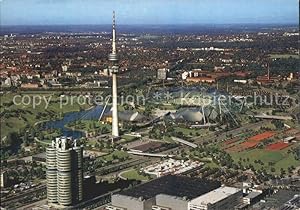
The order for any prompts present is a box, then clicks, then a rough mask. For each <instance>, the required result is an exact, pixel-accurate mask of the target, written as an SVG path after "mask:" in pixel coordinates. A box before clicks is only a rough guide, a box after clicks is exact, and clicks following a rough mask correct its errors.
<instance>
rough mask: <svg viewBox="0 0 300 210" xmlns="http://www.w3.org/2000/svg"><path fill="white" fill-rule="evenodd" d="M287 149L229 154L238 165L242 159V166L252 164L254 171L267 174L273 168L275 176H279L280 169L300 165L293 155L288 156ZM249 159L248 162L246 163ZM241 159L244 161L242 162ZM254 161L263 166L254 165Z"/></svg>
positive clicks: (256, 150) (254, 150) (255, 150)
mask: <svg viewBox="0 0 300 210" xmlns="http://www.w3.org/2000/svg"><path fill="white" fill-rule="evenodd" d="M288 149H289V148H286V149H284V150H281V151H267V150H265V149H253V150H250V151H244V152H231V153H230V155H231V157H232V158H233V160H234V161H235V162H236V163H238V162H239V161H240V158H242V161H241V162H242V165H249V164H252V165H253V166H254V167H255V168H256V169H264V168H265V169H266V170H267V171H268V172H271V168H272V167H274V168H275V170H276V171H275V174H280V169H281V168H283V169H285V170H286V169H287V168H288V167H290V166H294V167H297V166H299V165H300V162H299V161H297V160H295V158H294V155H293V154H288V153H287V151H288ZM247 158H249V162H248V161H247ZM243 159H245V160H246V161H245V162H244V161H243ZM255 160H261V161H262V162H263V163H264V165H261V164H259V163H254V161H255ZM269 162H273V163H274V165H273V166H270V165H269Z"/></svg>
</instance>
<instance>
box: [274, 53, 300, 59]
mask: <svg viewBox="0 0 300 210" xmlns="http://www.w3.org/2000/svg"><path fill="white" fill-rule="evenodd" d="M269 56H270V57H271V58H290V57H292V58H298V59H299V55H294V54H270V55H269Z"/></svg>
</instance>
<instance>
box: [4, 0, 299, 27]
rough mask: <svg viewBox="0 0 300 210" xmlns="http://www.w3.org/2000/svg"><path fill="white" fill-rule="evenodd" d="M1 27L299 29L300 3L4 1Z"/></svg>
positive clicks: (269, 0) (292, 0) (246, 0)
mask: <svg viewBox="0 0 300 210" xmlns="http://www.w3.org/2000/svg"><path fill="white" fill-rule="evenodd" d="M0 9H1V13H0V16H1V20H0V21H1V25H68V24H72V25H77V24H110V23H111V12H112V11H113V10H115V11H116V13H117V17H118V18H117V22H118V24H129V25H131V24H244V23H253V24H298V23H299V14H298V9H299V0H251V1H249V0H185V1H182V0H163V1H161V0H143V1H141V0H126V1H125V0H115V1H108V0H26V1H24V0H0Z"/></svg>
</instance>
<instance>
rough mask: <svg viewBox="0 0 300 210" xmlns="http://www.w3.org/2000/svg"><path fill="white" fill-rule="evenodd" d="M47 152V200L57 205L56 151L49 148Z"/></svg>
mask: <svg viewBox="0 0 300 210" xmlns="http://www.w3.org/2000/svg"><path fill="white" fill-rule="evenodd" d="M46 151H47V152H46V153H47V173H46V175H47V199H48V202H49V203H57V165H56V149H55V147H54V148H53V147H49V148H47V150H46Z"/></svg>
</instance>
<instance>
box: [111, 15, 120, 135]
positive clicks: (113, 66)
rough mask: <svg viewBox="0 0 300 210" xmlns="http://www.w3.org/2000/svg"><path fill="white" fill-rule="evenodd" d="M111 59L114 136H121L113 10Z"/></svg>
mask: <svg viewBox="0 0 300 210" xmlns="http://www.w3.org/2000/svg"><path fill="white" fill-rule="evenodd" d="M109 61H111V68H110V70H111V73H112V102H113V105H112V136H113V137H119V122H118V88H117V73H118V72H119V67H118V56H117V47H116V20H115V12H113V26H112V52H111V54H109Z"/></svg>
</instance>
